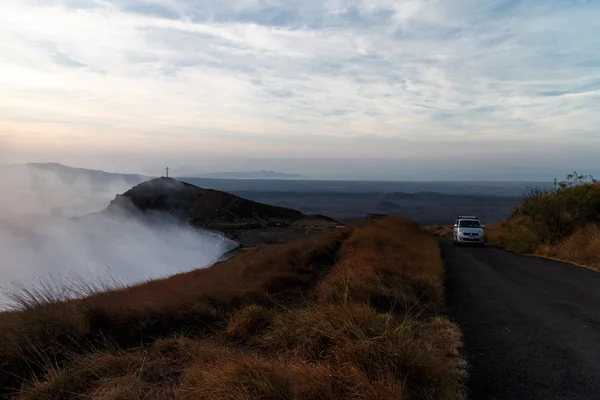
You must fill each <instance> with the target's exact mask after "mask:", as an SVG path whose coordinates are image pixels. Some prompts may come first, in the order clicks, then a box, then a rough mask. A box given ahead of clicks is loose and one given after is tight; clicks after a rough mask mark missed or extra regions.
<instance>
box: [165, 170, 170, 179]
mask: <svg viewBox="0 0 600 400" xmlns="http://www.w3.org/2000/svg"><path fill="white" fill-rule="evenodd" d="M165 171H167V176H166V177H167V178H168V177H169V167H166V168H165Z"/></svg>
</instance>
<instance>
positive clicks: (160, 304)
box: [0, 219, 465, 400]
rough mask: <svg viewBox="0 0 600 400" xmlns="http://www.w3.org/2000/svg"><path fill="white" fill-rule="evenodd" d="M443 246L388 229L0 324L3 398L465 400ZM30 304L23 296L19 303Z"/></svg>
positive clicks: (22, 313)
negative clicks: (446, 307) (448, 309)
mask: <svg viewBox="0 0 600 400" xmlns="http://www.w3.org/2000/svg"><path fill="white" fill-rule="evenodd" d="M443 275H444V267H443V263H442V260H441V257H440V252H439V248H438V243H437V240H436V239H435V238H433V237H431V235H429V234H427V233H425V232H423V231H421V230H420V229H419V228H418V227H417V226H416V225H415V224H414V223H413V222H411V221H407V220H403V219H385V220H378V221H374V222H368V223H364V224H361V225H358V226H356V227H353V228H351V229H346V230H342V231H338V232H333V233H330V234H324V235H321V236H318V237H314V238H310V239H306V240H302V241H298V242H294V243H290V244H286V245H282V246H261V247H259V248H257V249H254V250H251V251H248V252H245V253H241V254H239V255H237V256H235V257H234V258H232V259H230V260H228V261H225V262H222V263H219V264H216V265H214V266H212V267H211V268H207V269H202V270H197V271H193V272H190V273H186V274H180V275H176V276H173V277H171V278H168V279H164V280H157V281H152V282H148V283H145V284H142V285H137V286H133V287H128V288H119V289H116V288H115V289H113V290H109V291H107V292H102V293H96V294H92V295H90V296H88V297H86V298H83V299H79V300H63V299H61V298H60V296H58V297H57V296H56V295H55V294H50V295H44V292H43V290H40V291H38V292H35V291H33V292H31V291H30V292H27V293H23V292H17V293H15V294H14V295H15V296H13V298H14V299H17V300H18V303H19V306H20V309H19V310H14V311H11V312H5V313H0V397H1V396H4V397H14V398H19V399H32V400H37V399H75V398H82V397H83V398H93V399H103V400H104V399H141V398H144V399H170V398H189V399H214V400H219V399H307V400H309V399H310V400H312V399H323V400H327V399H361V400H362V399H373V400H375V399H463V398H464V387H463V380H464V376H465V363H464V361H463V360H462V359H461V357H460V355H459V348H460V345H461V338H460V333H459V330H458V328H457V326H456V325H455V324H453V323H451V322H449V321H448V320H446V319H445V318H444V317H443V316H442V315H441V310H442V307H443V303H444V293H443ZM19 293H20V294H19Z"/></svg>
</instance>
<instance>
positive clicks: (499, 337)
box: [442, 242, 600, 400]
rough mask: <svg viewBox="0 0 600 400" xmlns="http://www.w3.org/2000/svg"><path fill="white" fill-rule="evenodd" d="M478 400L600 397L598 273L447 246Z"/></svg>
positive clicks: (450, 292)
mask: <svg viewBox="0 0 600 400" xmlns="http://www.w3.org/2000/svg"><path fill="white" fill-rule="evenodd" d="M442 252H443V256H444V258H445V261H446V262H447V265H448V269H447V301H448V307H449V309H450V313H451V315H452V316H453V317H454V318H455V319H456V322H458V323H459V324H460V326H461V327H462V330H463V334H464V346H465V347H464V355H465V357H466V359H467V361H468V362H469V364H470V365H471V369H470V371H469V379H470V380H469V389H470V397H471V398H473V399H498V400H500V399H598V398H600V341H599V340H598V338H599V337H600V336H599V334H600V307H599V306H600V291H599V290H598V288H600V274H599V273H598V272H594V271H591V270H588V269H585V268H581V267H577V266H573V265H570V264H566V263H561V262H558V261H553V260H548V259H541V258H535V257H528V256H521V255H518V254H515V253H510V252H507V251H503V250H500V249H497V248H492V247H487V248H463V247H461V248H455V247H453V246H452V245H450V244H448V243H446V242H444V243H443V244H442Z"/></svg>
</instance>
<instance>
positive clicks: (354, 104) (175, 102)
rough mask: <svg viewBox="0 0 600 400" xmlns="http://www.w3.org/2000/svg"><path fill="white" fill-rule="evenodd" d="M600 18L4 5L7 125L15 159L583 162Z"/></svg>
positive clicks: (0, 69) (318, 8)
mask: <svg viewBox="0 0 600 400" xmlns="http://www.w3.org/2000/svg"><path fill="white" fill-rule="evenodd" d="M599 12H600V8H599V6H598V5H597V4H595V3H592V2H579V3H574V4H568V5H567V4H566V3H564V4H563V3H560V4H552V5H548V4H546V3H544V2H538V1H532V2H518V1H501V0H494V1H490V2H476V1H471V0H469V1H467V0H458V1H452V2H449V1H429V0H422V1H392V0H352V1H341V0H327V1H317V0H310V1H274V0H233V1H227V2H213V1H200V2H198V1H189V0H187V1H186V0H181V1H177V0H155V1H151V0H145V1H140V0H111V1H108V0H96V1H94V2H83V1H75V0H71V1H66V0H65V1H44V2H41V1H21V0H19V1H16V0H13V1H8V2H4V3H3V4H2V5H0V35H2V37H3V38H6V40H3V41H2V42H0V90H1V91H2V93H3V94H4V95H3V96H2V97H1V98H0V113H2V115H3V116H4V120H5V123H10V129H11V131H10V132H8V133H9V134H11V135H13V136H16V137H17V138H16V141H17V142H18V143H20V146H21V147H26V146H32V145H33V143H38V145H39V146H42V143H44V144H45V145H47V144H48V143H50V142H51V141H52V140H54V142H55V143H58V142H61V140H62V142H67V141H68V140H67V139H66V138H70V137H72V136H73V135H76V136H78V137H79V140H80V146H81V148H85V146H88V148H89V147H90V146H92V143H94V144H95V145H96V146H103V147H108V146H109V143H112V144H113V145H115V146H125V147H128V146H129V145H131V143H133V142H135V141H139V140H140V139H142V138H147V139H151V140H152V141H155V143H156V145H155V146H154V148H155V150H158V149H160V148H161V147H162V146H164V143H165V142H166V141H171V142H172V143H177V144H178V145H180V146H181V149H182V153H183V152H185V150H189V149H190V148H194V149H197V150H198V151H201V152H205V153H210V154H213V153H215V152H219V151H222V150H220V149H222V147H223V146H224V145H225V144H227V145H228V146H233V147H235V146H236V141H235V140H230V139H224V138H223V137H221V136H220V135H219V134H214V135H210V134H209V132H228V133H230V134H231V135H233V136H234V137H238V138H239V140H238V142H237V143H238V144H237V147H238V151H242V150H243V146H244V145H243V143H247V140H252V143H254V144H255V147H258V148H260V147H261V146H262V147H268V146H269V144H270V143H272V142H273V139H274V138H282V137H295V138H300V137H301V138H304V139H306V140H308V141H311V140H313V141H315V140H316V139H315V136H319V135H327V136H337V137H339V138H340V143H352V142H351V141H350V142H348V140H349V139H347V138H351V137H357V136H364V135H379V136H383V137H388V138H396V139H398V140H406V139H409V140H412V141H417V142H419V141H420V142H423V143H430V142H432V141H445V142H452V141H462V140H476V141H479V142H481V143H482V146H485V145H486V144H485V143H486V142H490V141H499V140H500V141H501V140H510V141H523V142H528V143H534V142H536V141H538V142H542V141H555V142H557V143H558V142H564V141H574V142H582V143H583V141H584V140H585V141H586V142H587V145H588V146H589V145H590V144H589V140H590V137H591V138H594V137H597V136H600V135H599V134H600V131H598V126H600V114H599V113H598V112H597V109H598V108H599V107H600V96H599V94H600V92H599V91H600V58H599V57H598V56H597V49H598V48H600V30H599V28H598V27H597V21H596V18H595V16H597V15H598V13H599ZM48 124H49V125H50V126H51V129H50V128H48V126H49V125H48ZM5 129H6V128H5ZM74 132H79V133H74ZM581 133H586V134H587V135H584V136H582V135H581ZM26 136H27V137H26ZM211 136H212V137H211ZM582 137H585V139H582ZM242 138H246V140H243V139H242ZM78 143H79V142H78ZM315 143H316V142H315ZM592 145H593V146H597V147H598V146H599V144H598V142H597V141H596V142H594V144H592ZM148 146H150V145H149V144H148ZM341 147H344V146H343V145H342V146H341ZM382 150H389V149H382ZM599 150H600V147H599ZM173 151H175V149H174V150H173ZM280 151H283V152H286V151H293V148H289V147H287V148H286V147H282V148H280ZM267 153H268V152H265V154H267ZM396 154H397V155H398V156H403V155H405V154H403V152H402V150H401V149H400V148H399V149H398V150H397V152H396ZM434 156H435V155H434ZM348 157H350V153H348Z"/></svg>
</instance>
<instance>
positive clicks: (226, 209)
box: [106, 178, 337, 245]
mask: <svg viewBox="0 0 600 400" xmlns="http://www.w3.org/2000/svg"><path fill="white" fill-rule="evenodd" d="M123 211H126V212H131V213H134V214H137V213H139V212H142V213H144V214H153V213H163V214H168V215H169V216H172V217H175V218H177V219H179V220H181V221H183V222H187V223H190V224H192V225H193V226H195V227H198V228H203V229H209V230H215V231H220V232H223V233H225V234H227V235H228V236H229V237H230V238H233V239H236V240H238V241H239V242H241V243H242V244H248V245H254V244H259V243H263V242H268V241H278V240H279V241H281V240H287V239H290V238H296V237H301V236H305V235H307V234H309V233H311V232H322V231H325V230H330V229H333V228H334V227H335V225H336V224H337V222H336V221H335V220H333V219H331V218H327V217H324V216H310V215H305V214H303V213H302V212H300V211H297V210H293V209H290V208H285V207H277V206H272V205H268V204H264V203H259V202H256V201H252V200H248V199H245V198H242V197H240V196H236V195H233V194H230V193H226V192H222V191H218V190H212V189H204V188H201V187H198V186H194V185H192V184H189V183H185V182H181V181H179V180H176V179H173V178H156V179H152V180H149V181H146V182H143V183H140V184H139V185H137V186H135V187H133V188H132V189H130V190H128V191H127V192H125V193H123V194H122V195H117V197H116V198H115V199H114V200H113V201H112V202H111V203H110V205H109V206H108V208H107V210H106V212H109V213H121V212H123Z"/></svg>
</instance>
